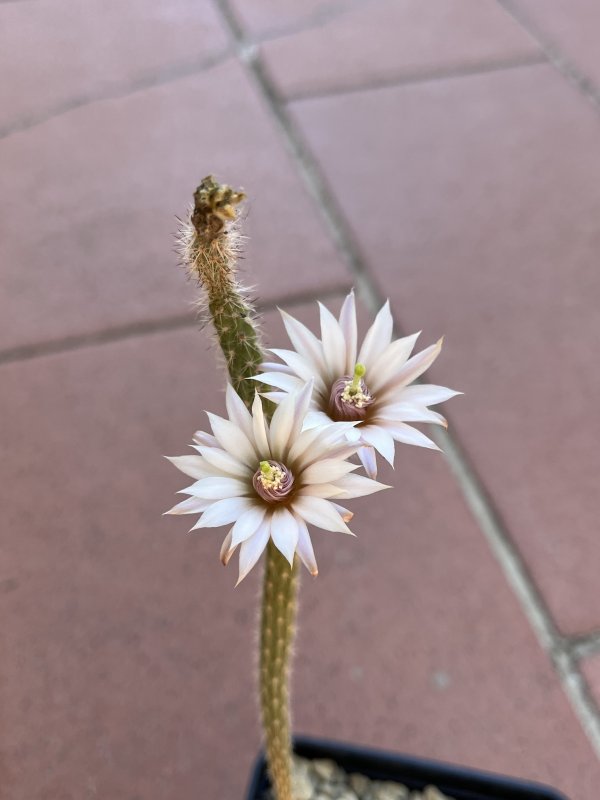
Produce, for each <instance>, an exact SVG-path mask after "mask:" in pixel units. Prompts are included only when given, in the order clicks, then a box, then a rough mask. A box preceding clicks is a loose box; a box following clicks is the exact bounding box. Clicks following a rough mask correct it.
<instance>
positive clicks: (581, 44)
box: [512, 0, 600, 88]
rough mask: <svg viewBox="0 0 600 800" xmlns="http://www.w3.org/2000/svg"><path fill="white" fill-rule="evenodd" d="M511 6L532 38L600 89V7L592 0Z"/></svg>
mask: <svg viewBox="0 0 600 800" xmlns="http://www.w3.org/2000/svg"><path fill="white" fill-rule="evenodd" d="M512 5H513V6H514V8H515V10H516V12H517V13H518V14H519V17H522V19H523V21H524V23H525V24H526V25H528V26H529V25H531V26H532V28H533V30H535V32H536V35H540V36H541V37H542V38H543V39H544V41H546V42H548V43H549V44H550V45H551V46H552V47H553V48H554V49H555V50H557V51H558V52H559V54H560V56H561V57H562V58H563V59H564V58H566V59H568V60H569V61H570V62H572V63H573V64H574V65H575V66H576V67H577V68H578V69H579V70H580V71H581V72H582V73H583V74H584V75H585V76H586V77H587V78H590V79H591V80H592V81H593V82H594V83H595V84H596V88H598V86H600V53H599V52H598V26H599V25H600V6H599V5H598V3H597V2H596V0H570V2H569V3H563V2H561V0H513V2H512Z"/></svg>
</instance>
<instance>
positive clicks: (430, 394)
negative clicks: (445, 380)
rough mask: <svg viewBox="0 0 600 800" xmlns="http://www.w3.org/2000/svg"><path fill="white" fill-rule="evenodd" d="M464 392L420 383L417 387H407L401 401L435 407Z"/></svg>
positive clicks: (403, 391)
mask: <svg viewBox="0 0 600 800" xmlns="http://www.w3.org/2000/svg"><path fill="white" fill-rule="evenodd" d="M459 394H462V392H455V391H454V390H453V389H448V388H446V387H445V386H436V385H435V384H433V383H420V384H416V385H415V386H407V387H406V388H405V389H403V390H402V395H401V396H400V399H401V400H402V401H407V402H409V403H417V404H418V405H420V406H435V405H437V404H438V403H443V402H445V401H446V400H450V398H451V397H456V396H457V395H459Z"/></svg>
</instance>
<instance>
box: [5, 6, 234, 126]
mask: <svg viewBox="0 0 600 800" xmlns="http://www.w3.org/2000/svg"><path fill="white" fill-rule="evenodd" d="M228 46H229V41H228V36H227V33H226V30H225V28H224V27H223V24H222V22H221V19H220V17H219V15H218V13H217V11H216V10H215V7H214V6H213V4H212V3H210V2H206V3H196V2H193V0H158V2H154V3H150V4H148V3H145V2H144V0H108V2H107V1H106V0H88V2H86V3H85V4H83V3H79V2H77V0H36V2H35V3H19V2H14V3H3V4H2V6H1V7H0V71H1V72H2V73H3V74H4V75H10V80H6V81H3V82H2V87H1V88H0V131H4V130H6V129H7V128H10V127H11V125H17V126H18V125H22V124H25V123H27V122H28V121H29V120H30V119H39V118H40V117H42V118H43V117H44V116H45V115H50V114H52V113H53V112H54V111H55V110H56V109H57V108H59V109H60V108H61V107H62V106H64V105H67V106H69V105H72V104H79V103H82V102H85V100H86V99H87V98H89V97H95V96H97V95H99V94H106V93H111V92H123V91H127V86H128V85H130V84H132V83H135V82H138V81H143V80H145V79H148V77H153V76H160V75H161V74H163V73H164V72H168V71H171V70H173V69H177V68H178V69H184V68H189V67H191V66H193V65H195V64H198V62H201V61H202V60H203V59H207V58H210V57H214V56H216V55H218V54H220V53H223V52H224V51H225V50H226V49H227V48H228Z"/></svg>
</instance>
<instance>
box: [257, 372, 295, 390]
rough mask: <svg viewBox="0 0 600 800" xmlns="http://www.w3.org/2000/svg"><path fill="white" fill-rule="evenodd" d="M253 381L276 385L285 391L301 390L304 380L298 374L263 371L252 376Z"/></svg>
mask: <svg viewBox="0 0 600 800" xmlns="http://www.w3.org/2000/svg"><path fill="white" fill-rule="evenodd" d="M250 380H253V381H260V382H261V383H266V384H267V386H274V387H275V388H276V389H281V390H282V391H284V392H288V393H291V392H299V391H300V389H301V388H302V386H303V385H304V382H303V381H302V379H301V378H298V376H297V375H286V374H285V373H284V372H263V373H261V374H260V375H255V376H254V377H253V378H250Z"/></svg>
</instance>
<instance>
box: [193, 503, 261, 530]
mask: <svg viewBox="0 0 600 800" xmlns="http://www.w3.org/2000/svg"><path fill="white" fill-rule="evenodd" d="M252 506H253V501H252V500H251V499H250V498H249V497H228V498H226V499H225V500H217V501H216V502H215V503H213V504H212V505H210V506H209V507H208V508H207V509H206V511H205V512H204V513H203V514H202V516H201V517H200V519H199V520H198V522H197V523H196V524H195V525H194V527H193V528H192V530H193V531H196V530H199V529H200V528H218V527H219V526H221V525H229V523H230V522H233V521H234V520H236V519H237V518H238V517H239V516H240V514H243V513H244V511H247V510H248V509H249V508H252Z"/></svg>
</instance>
